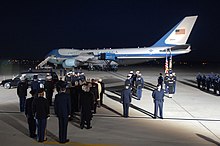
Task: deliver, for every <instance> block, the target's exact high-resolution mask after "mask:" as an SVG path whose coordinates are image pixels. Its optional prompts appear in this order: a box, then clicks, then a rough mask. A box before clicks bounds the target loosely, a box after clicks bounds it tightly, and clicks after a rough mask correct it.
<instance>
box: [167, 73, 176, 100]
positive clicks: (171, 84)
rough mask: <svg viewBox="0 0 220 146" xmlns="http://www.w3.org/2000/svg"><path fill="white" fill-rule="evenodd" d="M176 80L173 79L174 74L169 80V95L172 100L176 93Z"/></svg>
mask: <svg viewBox="0 0 220 146" xmlns="http://www.w3.org/2000/svg"><path fill="white" fill-rule="evenodd" d="M174 85H175V83H174V78H173V74H172V73H171V74H170V76H169V78H168V93H169V95H168V96H169V98H172V97H173V94H174V93H175V90H174Z"/></svg>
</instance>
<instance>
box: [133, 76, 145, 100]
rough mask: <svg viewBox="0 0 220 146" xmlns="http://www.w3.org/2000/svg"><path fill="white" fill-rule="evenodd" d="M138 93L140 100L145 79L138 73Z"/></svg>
mask: <svg viewBox="0 0 220 146" xmlns="http://www.w3.org/2000/svg"><path fill="white" fill-rule="evenodd" d="M135 83H136V89H137V92H136V95H137V100H140V99H141V97H142V88H143V87H144V79H143V78H142V77H141V74H140V73H139V74H137V77H136V82H135Z"/></svg>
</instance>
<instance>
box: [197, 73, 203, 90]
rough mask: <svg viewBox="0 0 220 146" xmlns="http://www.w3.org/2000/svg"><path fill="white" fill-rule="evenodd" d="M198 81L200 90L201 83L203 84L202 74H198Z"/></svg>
mask: <svg viewBox="0 0 220 146" xmlns="http://www.w3.org/2000/svg"><path fill="white" fill-rule="evenodd" d="M196 81H197V85H198V88H199V89H200V85H201V82H202V75H201V73H198V74H197V76H196Z"/></svg>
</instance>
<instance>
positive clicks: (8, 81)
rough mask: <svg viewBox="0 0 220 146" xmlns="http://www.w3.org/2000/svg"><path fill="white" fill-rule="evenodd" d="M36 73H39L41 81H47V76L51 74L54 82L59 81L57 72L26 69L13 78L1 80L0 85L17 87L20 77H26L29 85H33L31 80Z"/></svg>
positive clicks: (8, 87)
mask: <svg viewBox="0 0 220 146" xmlns="http://www.w3.org/2000/svg"><path fill="white" fill-rule="evenodd" d="M34 75H38V80H39V82H41V83H43V84H44V82H45V79H46V76H47V75H51V76H52V80H53V81H54V82H57V81H58V76H57V74H56V72H51V71H50V70H32V71H25V72H21V73H20V74H18V75H16V76H14V77H13V78H12V79H6V80H3V81H1V82H0V85H1V86H3V87H4V88H5V89H10V88H12V87H17V85H18V82H20V77H22V76H23V77H25V79H26V80H27V82H28V85H29V86H30V85H31V82H32V81H33V77H34Z"/></svg>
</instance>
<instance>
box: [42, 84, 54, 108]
mask: <svg viewBox="0 0 220 146" xmlns="http://www.w3.org/2000/svg"><path fill="white" fill-rule="evenodd" d="M44 89H45V92H46V98H47V99H48V102H49V105H50V106H51V105H52V97H53V91H54V83H53V81H52V80H48V81H46V82H45V84H44Z"/></svg>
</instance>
